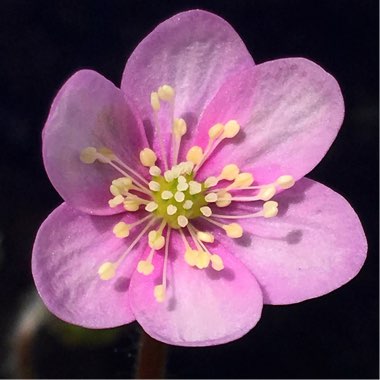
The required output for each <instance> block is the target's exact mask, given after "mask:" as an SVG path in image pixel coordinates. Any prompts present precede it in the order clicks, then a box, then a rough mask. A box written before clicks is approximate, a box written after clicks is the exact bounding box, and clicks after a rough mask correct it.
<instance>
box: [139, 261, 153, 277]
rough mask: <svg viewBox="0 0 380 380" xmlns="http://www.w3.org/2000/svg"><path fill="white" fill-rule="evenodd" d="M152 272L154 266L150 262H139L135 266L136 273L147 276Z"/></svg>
mask: <svg viewBox="0 0 380 380" xmlns="http://www.w3.org/2000/svg"><path fill="white" fill-rule="evenodd" d="M153 270H154V266H153V264H152V263H151V262H149V261H147V260H140V261H139V263H138V264H137V272H139V273H141V274H143V275H145V276H148V275H150V274H151V273H152V272H153Z"/></svg>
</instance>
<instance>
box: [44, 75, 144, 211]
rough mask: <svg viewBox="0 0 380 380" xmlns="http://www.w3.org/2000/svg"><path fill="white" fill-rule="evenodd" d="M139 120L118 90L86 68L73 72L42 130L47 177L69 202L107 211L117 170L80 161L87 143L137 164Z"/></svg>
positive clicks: (141, 139)
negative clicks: (103, 148)
mask: <svg viewBox="0 0 380 380" xmlns="http://www.w3.org/2000/svg"><path fill="white" fill-rule="evenodd" d="M147 144H148V143H147V140H146V136H145V133H144V130H143V128H142V125H141V122H140V121H139V119H138V118H137V117H136V116H135V115H134V113H133V112H132V109H131V108H130V106H129V105H128V103H127V102H126V100H125V98H124V95H123V93H122V92H121V91H120V90H119V89H118V88H116V87H115V86H114V85H113V84H112V83H111V82H110V81H108V80H107V79H105V78H104V77H102V76H101V75H100V74H98V73H96V72H95V71H91V70H82V71H79V72H77V73H76V74H74V75H73V76H72V77H71V78H70V79H69V80H68V81H67V82H66V83H65V85H64V86H63V87H62V89H61V90H60V91H59V93H58V95H57V97H56V98H55V100H54V103H53V105H52V107H51V110H50V114H49V117H48V119H47V122H46V125H45V128H44V130H43V156H44V163H45V167H46V171H47V173H48V175H49V178H50V180H51V182H52V184H53V185H54V187H55V188H56V189H57V191H58V192H59V193H60V195H61V196H62V198H63V199H64V200H65V201H67V203H69V204H70V205H72V206H74V207H76V208H78V209H80V210H82V211H85V212H88V213H91V214H111V213H115V212H116V211H117V209H112V208H110V207H109V206H108V200H109V199H110V198H112V195H111V194H110V192H109V186H110V184H111V181H112V180H113V179H115V178H117V177H120V176H121V175H120V174H119V173H118V172H117V171H116V170H115V169H113V168H112V167H110V166H109V165H107V164H102V163H99V162H95V163H94V164H90V165H88V164H84V163H83V162H82V161H81V160H80V153H81V151H82V150H83V149H84V148H86V147H89V146H93V147H95V148H102V147H107V148H109V149H111V150H112V151H113V152H114V153H115V154H116V155H117V156H118V157H119V158H120V159H122V160H123V161H124V162H125V163H126V164H128V165H130V166H132V167H136V168H139V167H141V165H136V163H139V161H138V160H139V150H141V149H143V148H144V147H146V146H147Z"/></svg>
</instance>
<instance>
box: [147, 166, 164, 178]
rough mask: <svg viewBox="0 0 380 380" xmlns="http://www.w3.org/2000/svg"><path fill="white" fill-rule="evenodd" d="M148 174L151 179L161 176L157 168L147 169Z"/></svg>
mask: <svg viewBox="0 0 380 380" xmlns="http://www.w3.org/2000/svg"><path fill="white" fill-rule="evenodd" d="M149 174H150V175H151V176H153V177H157V176H159V175H160V174H161V169H160V168H159V167H158V166H151V167H150V168H149Z"/></svg>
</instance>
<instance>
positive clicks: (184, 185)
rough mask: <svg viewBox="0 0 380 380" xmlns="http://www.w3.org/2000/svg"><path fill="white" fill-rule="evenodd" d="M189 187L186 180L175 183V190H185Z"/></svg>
mask: <svg viewBox="0 0 380 380" xmlns="http://www.w3.org/2000/svg"><path fill="white" fill-rule="evenodd" d="M188 188H189V184H188V183H187V182H179V181H178V185H177V190H178V191H186V190H187V189H188Z"/></svg>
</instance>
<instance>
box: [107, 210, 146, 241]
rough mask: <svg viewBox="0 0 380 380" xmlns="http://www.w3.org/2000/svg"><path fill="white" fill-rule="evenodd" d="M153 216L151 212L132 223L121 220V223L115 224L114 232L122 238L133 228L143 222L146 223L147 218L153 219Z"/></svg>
mask: <svg viewBox="0 0 380 380" xmlns="http://www.w3.org/2000/svg"><path fill="white" fill-rule="evenodd" d="M152 217H153V216H152V215H150V214H149V215H147V216H145V217H144V218H142V219H140V220H138V221H137V222H135V223H131V224H127V223H125V222H119V223H117V224H115V226H114V227H113V230H112V232H113V233H114V234H115V236H116V237H117V238H120V239H122V238H126V237H128V236H129V233H130V231H131V229H132V228H134V227H136V226H138V225H139V224H141V223H144V222H145V221H146V220H147V219H151V218H152Z"/></svg>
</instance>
